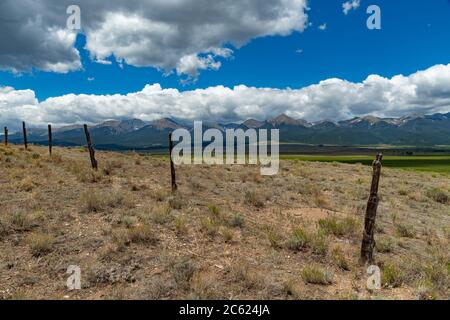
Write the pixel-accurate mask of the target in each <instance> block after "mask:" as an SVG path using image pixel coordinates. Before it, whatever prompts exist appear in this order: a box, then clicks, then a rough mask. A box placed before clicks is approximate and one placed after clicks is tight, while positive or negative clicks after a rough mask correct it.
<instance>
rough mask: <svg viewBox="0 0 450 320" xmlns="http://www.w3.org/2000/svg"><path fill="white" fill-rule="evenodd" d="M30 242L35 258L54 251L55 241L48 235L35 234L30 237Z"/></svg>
mask: <svg viewBox="0 0 450 320" xmlns="http://www.w3.org/2000/svg"><path fill="white" fill-rule="evenodd" d="M28 242H29V246H30V251H31V254H32V255H33V256H35V257H40V256H43V255H46V254H48V253H50V252H51V251H52V247H53V243H54V239H53V237H51V236H49V235H46V234H42V233H34V234H32V235H30V237H29V239H28Z"/></svg>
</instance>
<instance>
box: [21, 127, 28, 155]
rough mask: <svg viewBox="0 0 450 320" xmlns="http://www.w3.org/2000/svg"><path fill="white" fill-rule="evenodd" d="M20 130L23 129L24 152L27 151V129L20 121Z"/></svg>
mask: <svg viewBox="0 0 450 320" xmlns="http://www.w3.org/2000/svg"><path fill="white" fill-rule="evenodd" d="M22 129H23V144H24V145H25V150H28V140H27V127H26V126H25V121H22Z"/></svg>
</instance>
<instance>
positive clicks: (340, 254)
mask: <svg viewBox="0 0 450 320" xmlns="http://www.w3.org/2000/svg"><path fill="white" fill-rule="evenodd" d="M331 259H332V261H333V263H334V264H335V265H336V266H337V267H339V268H340V269H342V270H344V271H349V270H350V263H349V261H348V260H347V258H346V257H345V254H344V251H343V250H342V248H341V247H335V248H333V250H332V252H331Z"/></svg>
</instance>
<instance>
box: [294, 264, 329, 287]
mask: <svg viewBox="0 0 450 320" xmlns="http://www.w3.org/2000/svg"><path fill="white" fill-rule="evenodd" d="M301 277H302V279H303V281H305V283H310V284H319V285H330V284H332V282H333V278H332V275H331V274H330V273H329V272H327V271H325V270H322V269H321V268H319V267H315V266H314V267H306V268H304V269H303V270H302V272H301Z"/></svg>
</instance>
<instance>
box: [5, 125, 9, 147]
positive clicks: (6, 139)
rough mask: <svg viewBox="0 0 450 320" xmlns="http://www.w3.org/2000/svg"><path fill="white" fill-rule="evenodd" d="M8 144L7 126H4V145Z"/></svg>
mask: <svg viewBox="0 0 450 320" xmlns="http://www.w3.org/2000/svg"><path fill="white" fill-rule="evenodd" d="M7 145H8V128H7V127H5V146H7Z"/></svg>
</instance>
